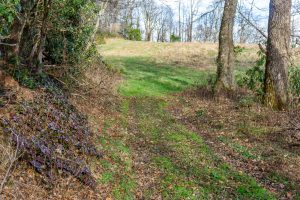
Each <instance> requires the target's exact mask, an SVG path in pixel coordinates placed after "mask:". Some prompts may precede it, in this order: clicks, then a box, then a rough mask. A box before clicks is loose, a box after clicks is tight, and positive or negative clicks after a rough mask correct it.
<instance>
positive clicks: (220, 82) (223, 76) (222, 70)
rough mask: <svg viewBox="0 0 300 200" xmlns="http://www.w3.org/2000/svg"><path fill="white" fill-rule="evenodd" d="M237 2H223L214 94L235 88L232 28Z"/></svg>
mask: <svg viewBox="0 0 300 200" xmlns="http://www.w3.org/2000/svg"><path fill="white" fill-rule="evenodd" d="M237 2H238V0H225V5H224V12H223V17H222V22H221V29H220V34H219V54H218V58H217V65H218V66H217V67H218V69H217V81H216V84H215V92H216V93H219V92H220V91H232V90H234V88H235V84H234V76H233V64H234V44H233V26H234V18H235V13H236V9H237Z"/></svg>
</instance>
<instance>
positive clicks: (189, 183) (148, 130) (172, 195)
mask: <svg viewBox="0 0 300 200" xmlns="http://www.w3.org/2000/svg"><path fill="white" fill-rule="evenodd" d="M165 106H166V104H165V102H164V101H163V100H161V99H159V98H154V97H153V98H149V97H144V98H140V99H137V100H135V105H133V107H134V108H135V112H136V113H135V114H136V115H137V119H139V120H138V128H139V130H140V132H141V133H142V134H141V135H139V138H143V140H144V141H151V146H150V144H149V148H152V149H154V150H155V152H156V155H155V156H153V157H152V162H153V164H154V165H155V166H156V167H157V169H160V170H162V174H163V176H162V177H161V180H160V187H161V188H160V190H161V192H162V194H163V198H164V199H209V198H211V197H213V198H214V199H219V198H233V199H274V197H272V195H270V194H269V193H268V192H267V191H266V190H265V189H264V188H262V187H261V186H260V185H259V184H258V183H256V181H255V180H254V179H253V178H251V177H249V176H247V175H246V174H244V173H240V172H237V171H235V170H234V169H232V168H231V167H230V166H228V165H227V164H226V163H224V162H223V161H221V160H220V159H218V158H217V156H215V155H214V153H213V152H212V151H211V149H210V148H209V147H208V146H207V145H206V144H205V143H204V141H203V139H202V138H201V137H200V136H199V135H197V134H196V133H194V132H191V131H189V130H187V129H186V128H185V127H184V126H183V125H181V124H178V123H177V122H176V120H174V119H173V118H172V116H170V115H169V114H168V113H167V112H165V110H164V107H165ZM240 150H241V151H242V153H244V154H246V151H244V150H245V149H240ZM249 155H250V154H249ZM251 155H252V154H251Z"/></svg>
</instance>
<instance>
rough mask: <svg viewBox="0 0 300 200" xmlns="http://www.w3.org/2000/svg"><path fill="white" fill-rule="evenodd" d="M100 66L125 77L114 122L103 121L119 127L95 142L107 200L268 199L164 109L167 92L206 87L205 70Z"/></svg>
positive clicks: (138, 61)
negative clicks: (106, 157)
mask: <svg viewBox="0 0 300 200" xmlns="http://www.w3.org/2000/svg"><path fill="white" fill-rule="evenodd" d="M106 62H109V63H110V64H111V66H113V67H120V66H121V68H122V70H121V71H122V73H123V75H124V78H125V80H124V81H125V82H124V83H123V84H122V85H120V88H119V92H120V94H121V95H122V96H124V98H123V102H122V104H121V107H120V108H119V111H120V113H121V114H120V118H118V119H114V120H115V121H111V122H109V123H108V127H111V126H113V124H120V125H121V126H122V129H121V130H119V133H118V136H117V137H114V138H113V139H111V138H110V136H105V135H104V136H103V137H102V138H100V141H102V142H101V143H102V145H103V146H104V151H106V152H105V154H106V155H111V156H110V158H109V160H110V161H109V162H106V163H104V164H103V163H102V167H105V168H106V170H105V173H104V175H102V178H101V179H100V182H101V183H104V184H106V185H107V186H108V187H111V188H112V189H111V193H112V194H113V195H112V198H114V199H170V200H171V199H172V200H173V199H230V198H231V199H274V197H273V196H272V194H270V193H269V192H268V191H267V190H266V189H264V188H263V187H261V186H260V185H259V184H258V183H257V182H256V181H255V180H254V179H253V178H251V177H249V176H247V175H246V174H244V173H243V172H240V171H236V170H235V169H233V168H232V167H231V166H230V165H228V164H226V163H225V162H223V161H222V160H221V159H220V158H218V157H217V156H216V155H215V154H214V152H212V150H211V149H210V148H209V146H207V145H206V144H205V142H204V141H203V139H202V138H201V136H200V135H199V134H197V133H195V132H192V131H190V130H188V129H187V128H186V127H185V125H184V124H182V123H181V122H179V121H178V120H176V119H175V118H174V117H173V116H172V115H171V114H170V113H169V112H168V111H167V106H168V101H169V99H170V98H169V97H170V96H169V95H170V94H172V93H174V92H180V91H183V90H185V89H186V88H189V87H192V86H193V85H200V84H206V82H205V80H206V79H204V77H205V76H207V72H204V71H195V70H192V69H189V68H183V67H177V68H174V67H172V66H170V65H166V64H156V63H155V62H152V61H149V60H147V59H145V58H136V57H129V58H113V57H110V58H108V60H106ZM199 80H202V81H200V82H199ZM197 81H198V82H197ZM111 160H112V161H111Z"/></svg>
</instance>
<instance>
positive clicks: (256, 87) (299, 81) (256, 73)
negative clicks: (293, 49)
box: [237, 52, 300, 99]
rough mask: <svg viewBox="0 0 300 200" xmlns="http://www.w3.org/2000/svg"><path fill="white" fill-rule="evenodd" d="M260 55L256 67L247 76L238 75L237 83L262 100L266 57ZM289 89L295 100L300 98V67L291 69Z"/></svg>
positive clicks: (260, 53) (248, 71)
mask: <svg viewBox="0 0 300 200" xmlns="http://www.w3.org/2000/svg"><path fill="white" fill-rule="evenodd" d="M258 55H259V59H258V60H257V62H256V65H255V66H254V67H252V68H250V69H248V70H247V71H246V73H245V74H242V75H238V76H237V83H238V85H239V86H240V87H246V88H248V89H250V90H252V91H253V92H254V93H255V94H256V95H257V97H259V98H260V99H261V98H262V97H263V95H264V80H265V65H266V56H265V54H263V53H262V52H258ZM289 87H290V93H291V95H292V97H293V99H294V97H295V98H297V97H299V96H300V67H296V66H291V67H290V68H289Z"/></svg>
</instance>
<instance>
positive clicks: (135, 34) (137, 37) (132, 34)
mask: <svg viewBox="0 0 300 200" xmlns="http://www.w3.org/2000/svg"><path fill="white" fill-rule="evenodd" d="M125 37H126V38H127V39H128V40H133V41H142V32H141V30H140V29H138V28H129V29H127V30H125Z"/></svg>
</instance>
